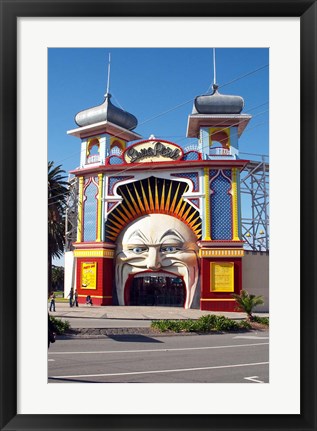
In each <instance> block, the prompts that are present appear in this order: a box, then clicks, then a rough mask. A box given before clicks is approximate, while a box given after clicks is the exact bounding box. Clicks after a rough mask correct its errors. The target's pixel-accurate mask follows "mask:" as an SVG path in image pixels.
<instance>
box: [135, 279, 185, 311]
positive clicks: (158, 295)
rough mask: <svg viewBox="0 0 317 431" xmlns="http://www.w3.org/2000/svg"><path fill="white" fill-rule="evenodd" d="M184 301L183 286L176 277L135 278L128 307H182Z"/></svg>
mask: <svg viewBox="0 0 317 431" xmlns="http://www.w3.org/2000/svg"><path fill="white" fill-rule="evenodd" d="M185 299H186V292H185V285H184V282H183V280H182V279H181V278H178V277H175V278H172V277H161V276H158V277H156V276H146V277H135V278H134V279H133V282H132V284H131V288H130V305H143V306H144V305H146V306H152V307H155V306H156V307H184V304H185Z"/></svg>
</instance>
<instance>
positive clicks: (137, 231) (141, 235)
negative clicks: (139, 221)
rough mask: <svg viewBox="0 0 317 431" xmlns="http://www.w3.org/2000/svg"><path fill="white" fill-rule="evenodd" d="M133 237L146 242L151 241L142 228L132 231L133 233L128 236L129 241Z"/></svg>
mask: <svg viewBox="0 0 317 431" xmlns="http://www.w3.org/2000/svg"><path fill="white" fill-rule="evenodd" d="M133 237H136V238H140V239H142V241H144V242H145V243H148V242H149V240H148V239H147V237H146V236H145V235H144V233H143V232H142V231H140V229H138V230H135V231H134V232H132V233H131V235H130V236H129V238H128V241H130V240H131V238H133Z"/></svg>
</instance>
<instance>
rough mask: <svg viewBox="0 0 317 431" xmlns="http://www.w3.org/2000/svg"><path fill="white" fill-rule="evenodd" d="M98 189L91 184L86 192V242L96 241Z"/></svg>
mask: <svg viewBox="0 0 317 431" xmlns="http://www.w3.org/2000/svg"><path fill="white" fill-rule="evenodd" d="M97 193H98V190H97V187H96V185H95V184H94V183H90V184H89V186H88V187H87V188H86V190H85V196H86V200H85V207H84V241H95V240H96V228H97V225H96V223H97V199H96V195H97Z"/></svg>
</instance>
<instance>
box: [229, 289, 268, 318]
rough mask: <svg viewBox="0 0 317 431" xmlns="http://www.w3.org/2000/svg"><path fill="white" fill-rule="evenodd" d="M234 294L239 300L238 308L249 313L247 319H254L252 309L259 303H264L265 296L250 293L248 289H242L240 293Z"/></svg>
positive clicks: (237, 300)
mask: <svg viewBox="0 0 317 431" xmlns="http://www.w3.org/2000/svg"><path fill="white" fill-rule="evenodd" d="M232 296H233V297H234V299H235V300H236V302H237V308H238V310H241V311H244V312H245V313H246V314H247V320H249V321H252V320H253V316H252V311H253V309H254V308H255V307H256V306H257V305H262V304H264V301H263V296H255V295H251V294H249V293H248V292H247V291H246V290H241V292H240V295H237V294H236V293H232Z"/></svg>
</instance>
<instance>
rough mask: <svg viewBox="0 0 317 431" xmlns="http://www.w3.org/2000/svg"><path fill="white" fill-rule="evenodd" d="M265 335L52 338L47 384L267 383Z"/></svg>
mask: <svg viewBox="0 0 317 431" xmlns="http://www.w3.org/2000/svg"><path fill="white" fill-rule="evenodd" d="M268 361H269V334H268V332H257V333H239V334H234V333H230V334H212V335H173V336H161V337H157V336H156V337H149V336H145V335H113V336H107V337H105V338H99V339H68V340H57V341H56V343H54V344H52V345H51V347H50V349H49V351H48V382H49V383H59V382H60V383H66V382H70V383H76V382H78V383H84V382H86V383H94V382H95V383H191V382H193V383H204V382H208V383H253V384H254V383H268V382H269V362H268Z"/></svg>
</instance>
